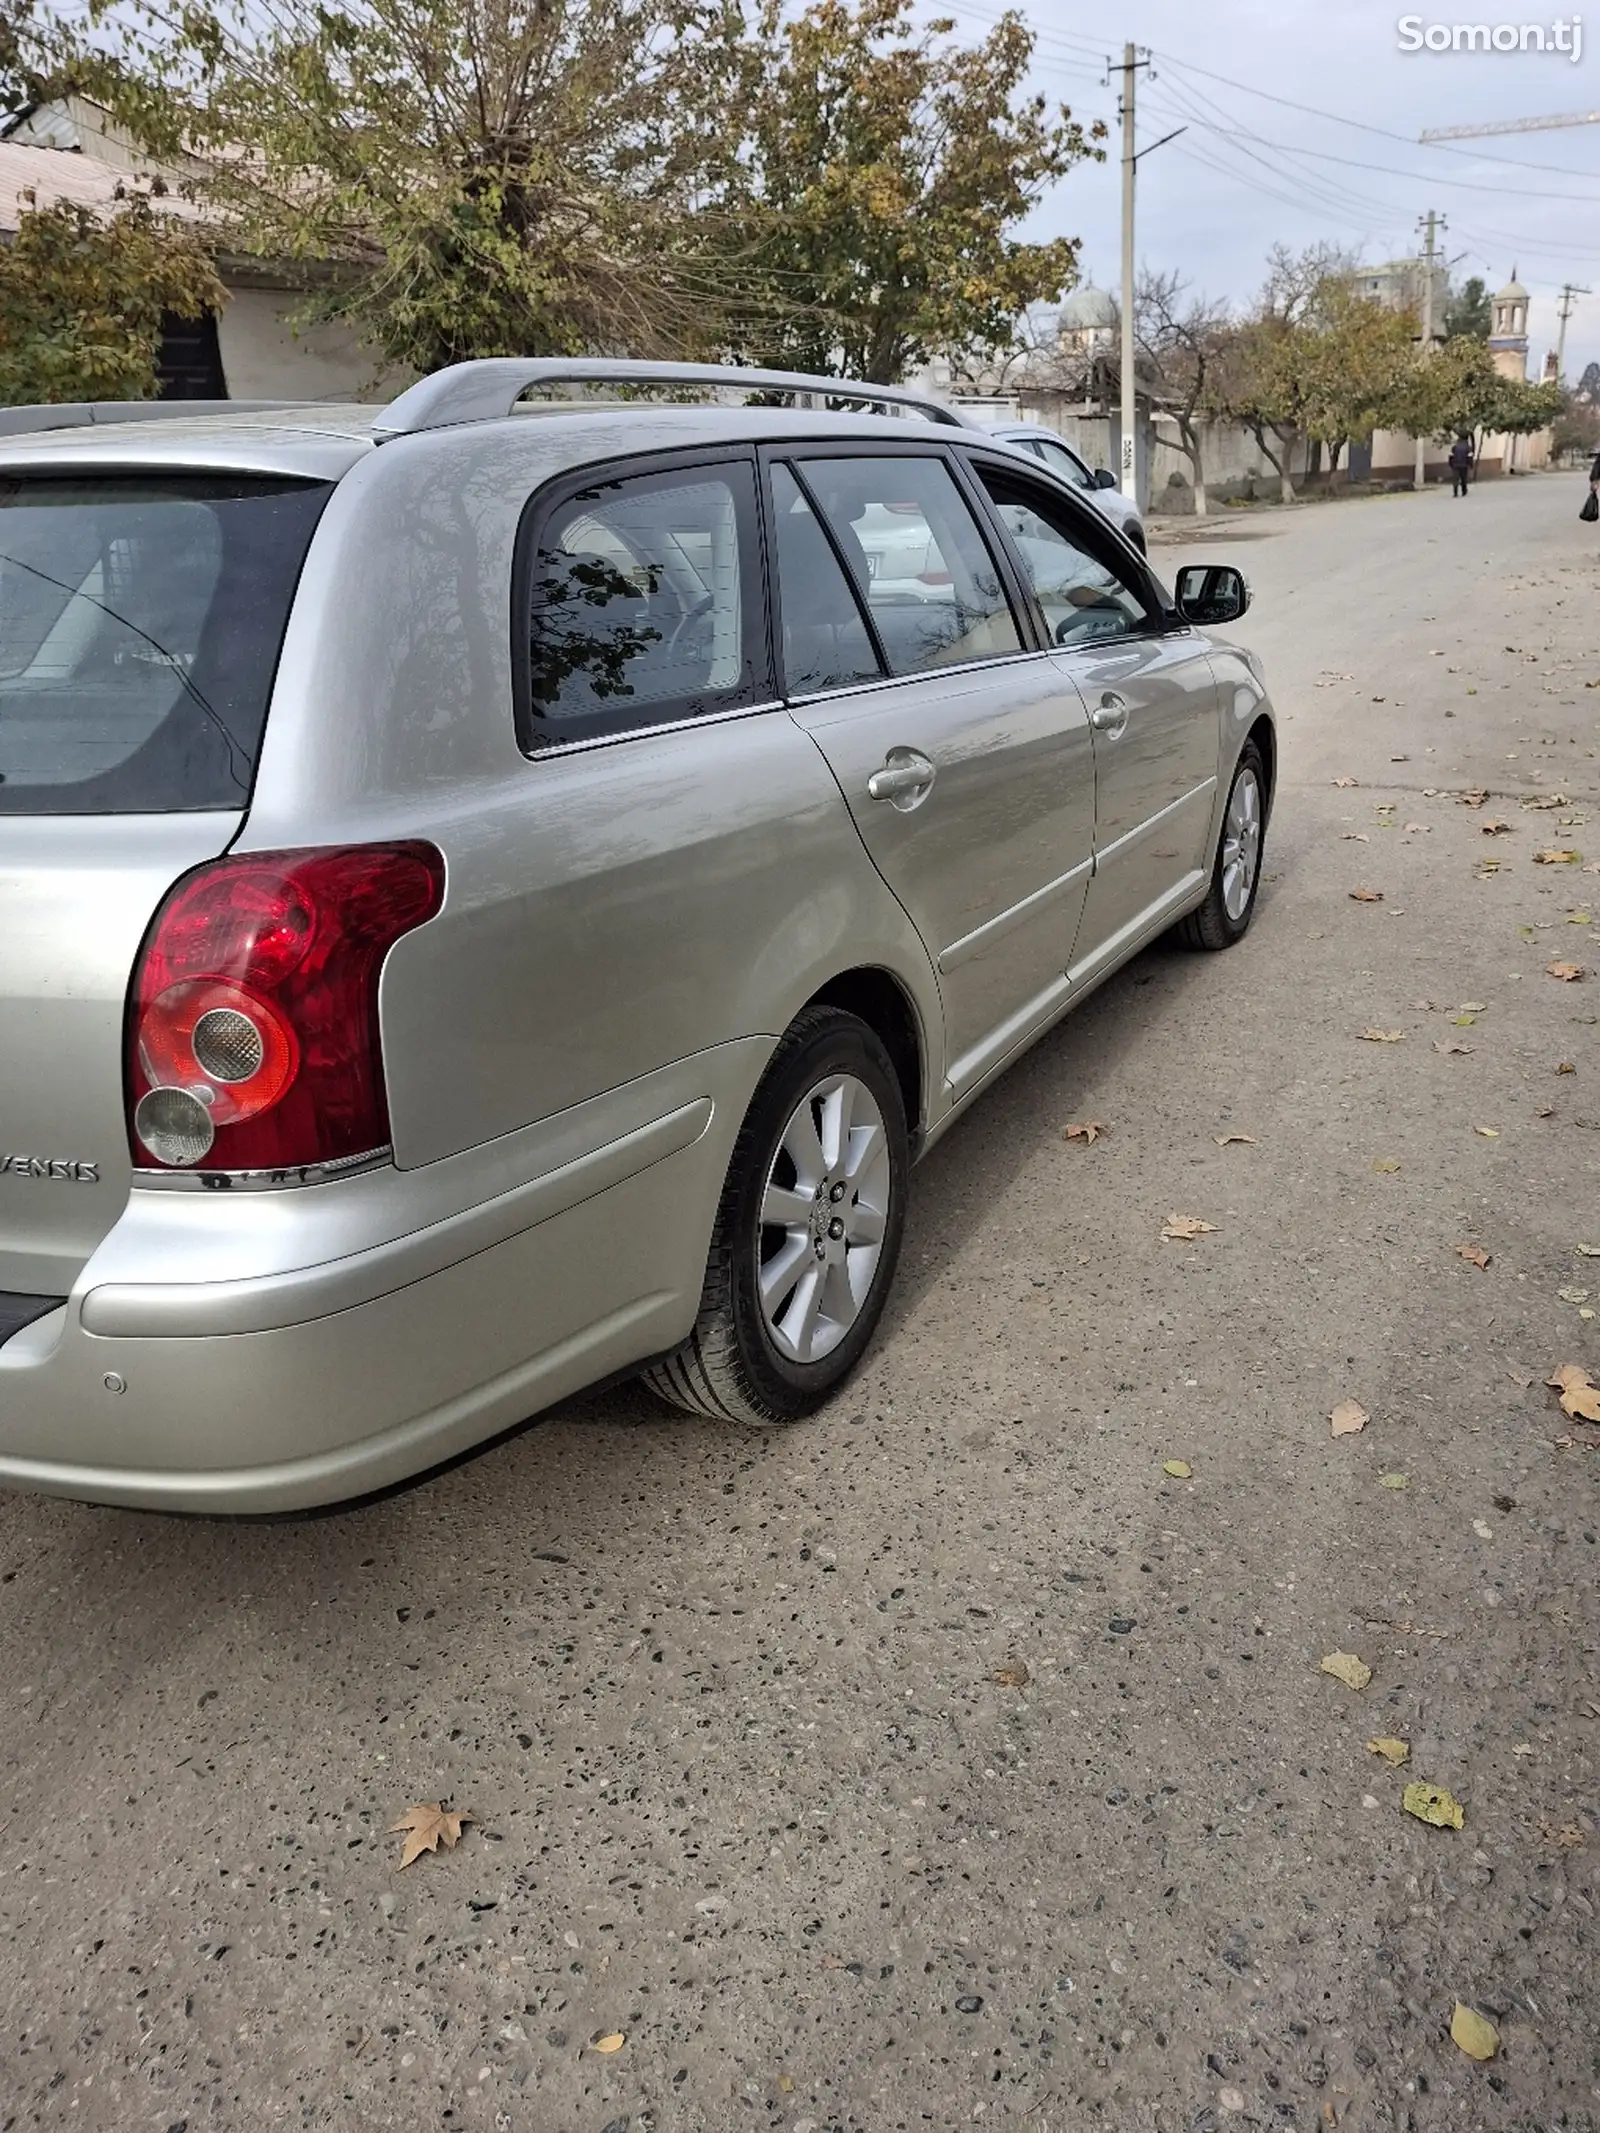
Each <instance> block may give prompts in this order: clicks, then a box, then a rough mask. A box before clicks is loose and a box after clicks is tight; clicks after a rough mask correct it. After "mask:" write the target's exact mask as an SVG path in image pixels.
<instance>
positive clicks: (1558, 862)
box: [1533, 846, 1583, 867]
mask: <svg viewBox="0 0 1600 2133" xmlns="http://www.w3.org/2000/svg"><path fill="white" fill-rule="evenodd" d="M1533 863H1534V865H1535V866H1536V867H1575V866H1581V865H1582V864H1583V854H1582V852H1575V851H1573V850H1572V849H1571V847H1570V846H1568V847H1566V848H1565V849H1552V850H1550V851H1548V852H1535V853H1534V855H1533Z"/></svg>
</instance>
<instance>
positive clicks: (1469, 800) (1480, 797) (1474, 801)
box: [1461, 785, 1489, 807]
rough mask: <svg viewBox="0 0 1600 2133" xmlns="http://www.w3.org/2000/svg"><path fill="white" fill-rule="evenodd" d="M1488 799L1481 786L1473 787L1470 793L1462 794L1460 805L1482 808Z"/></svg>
mask: <svg viewBox="0 0 1600 2133" xmlns="http://www.w3.org/2000/svg"><path fill="white" fill-rule="evenodd" d="M1488 797H1489V795H1488V792H1487V791H1486V789H1485V788H1484V787H1483V786H1481V785H1475V786H1474V787H1473V788H1472V790H1471V792H1464V793H1463V794H1462V795H1461V804H1462V806H1463V807H1482V805H1483V803H1484V801H1485V800H1487V799H1488Z"/></svg>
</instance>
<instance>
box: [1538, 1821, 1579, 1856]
mask: <svg viewBox="0 0 1600 2133" xmlns="http://www.w3.org/2000/svg"><path fill="white" fill-rule="evenodd" d="M1539 1834H1540V1836H1541V1837H1543V1839H1544V1841H1545V1842H1546V1844H1554V1845H1556V1846H1557V1847H1559V1848H1562V1849H1565V1850H1569V1851H1580V1850H1581V1849H1582V1848H1583V1846H1584V1845H1586V1844H1587V1843H1588V1841H1589V1840H1588V1838H1587V1837H1586V1836H1585V1835H1584V1833H1583V1831H1582V1830H1581V1829H1579V1828H1578V1826H1577V1825H1576V1823H1572V1822H1569V1823H1567V1824H1566V1826H1565V1827H1564V1828H1561V1829H1557V1828H1556V1827H1554V1826H1553V1825H1552V1824H1551V1823H1549V1822H1541V1823H1540V1824H1539Z"/></svg>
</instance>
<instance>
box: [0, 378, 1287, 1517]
mask: <svg viewBox="0 0 1600 2133" xmlns="http://www.w3.org/2000/svg"><path fill="white" fill-rule="evenodd" d="M580 385H581V386H582V387H584V388H587V394H585V393H584V392H576V391H574V390H572V389H571V388H575V387H578V386H580ZM597 385H609V386H610V388H611V392H612V395H613V399H612V402H611V404H607V403H606V402H604V401H601V400H598V399H596V398H595V397H594V393H593V388H594V387H596V386H597ZM557 387H565V388H569V390H568V391H567V392H566V394H565V396H564V397H563V396H560V395H559V394H558V393H557V392H556V390H555V388H557ZM712 388H720V389H721V393H720V399H719V397H718V394H717V393H716V392H714V391H713V390H712ZM530 392H535V393H541V394H543V397H542V398H539V399H535V400H532V401H530V400H528V399H527V398H526V397H525V396H526V395H528V394H529V393H530ZM652 392H653V393H654V394H656V395H657V397H656V398H654V399H652V398H651V397H650V394H651V393H652ZM663 392H666V393H668V394H670V395H671V396H672V398H671V400H670V402H668V403H663V401H662V400H661V398H660V397H659V396H660V395H661V394H662V393H663ZM695 394H698V395H699V404H695V401H694V395H695ZM730 396H731V398H732V401H733V402H734V404H729V401H730ZM785 401H787V402H788V403H790V404H788V405H784V404H782V403H783V402H785ZM841 402H845V403H864V404H865V405H866V406H868V407H869V408H876V409H878V410H879V411H878V412H848V411H847V412H840V411H839V407H840V403H841ZM141 416H143V417H150V418H152V419H142V420H141V419H132V418H135V417H141ZM0 430H3V431H5V432H6V433H7V434H5V436H4V437H3V438H0V1481H5V1482H8V1483H11V1484H13V1485H17V1486H22V1487H28V1488H36V1489H44V1490H49V1491H53V1492H56V1493H58V1494H64V1495H68V1496H76V1497H83V1498H89V1499H98V1500H101V1501H106V1502H113V1503H127V1504H145V1505H153V1506H171V1507H175V1508H183V1509H198V1510H203V1509H214V1510H219V1511H230V1512H242V1511H256V1510H281V1509H286V1508H292V1507H296V1506H304V1505H311V1504H317V1503H324V1502H329V1501H334V1500H338V1499H341V1498H347V1497H351V1496H354V1495H357V1494H360V1493H363V1492H366V1491H369V1490H372V1489H374V1488H377V1487H380V1486H383V1485H385V1484H388V1483H392V1482H394V1481H396V1480H399V1479H401V1478H402V1477H404V1476H407V1475H411V1474H415V1473H417V1472H419V1471H421V1470H422V1469H424V1468H427V1467H429V1466H432V1465H435V1464H436V1463H438V1462H439V1461H441V1460H443V1459H445V1458H447V1457H450V1456H452V1455H454V1454H456V1453H459V1452H461V1451H462V1450H464V1449H465V1448H467V1447H469V1446H471V1445H474V1444H476V1443H480V1442H481V1441H482V1440H484V1439H485V1438H487V1437H489V1436H491V1435H492V1434H494V1433H495V1432H497V1431H499V1430H501V1429H504V1428H506V1427H507V1426H509V1425H511V1424H513V1423H515V1422H518V1421H520V1420H521V1419H523V1418H524V1417H526V1416H527V1415H529V1414H531V1413H533V1412H534V1411H535V1410H537V1409H538V1408H540V1407H543V1406H546V1405H548V1404H549V1403H550V1402H551V1401H554V1400H558V1399H561V1398H562V1397H564V1396H566V1395H568V1394H570V1393H573V1392H575V1391H577V1390H578V1389H580V1388H582V1387H584V1386H588V1385H592V1384H594V1383H595V1382H597V1381H598V1380H600V1379H604V1378H610V1377H613V1376H615V1375H617V1374H619V1373H622V1372H627V1371H638V1372H642V1373H643V1374H644V1376H645V1377H646V1379H647V1381H648V1382H649V1383H650V1384H651V1385H652V1386H653V1387H654V1388H655V1389H656V1390H657V1391H658V1392H660V1393H662V1394H664V1395H665V1396H666V1397H667V1398H668V1399H669V1400H672V1401H676V1402H677V1403H679V1404H680V1405H682V1406H685V1407H689V1408H693V1409H696V1410H698V1411H700V1412H702V1413H704V1414H709V1415H713V1416H718V1417H723V1418H726V1419H728V1420H730V1421H734V1422H740V1423H779V1422H788V1421H792V1420H794V1419H796V1418H798V1417H799V1416H802V1415H804V1414H806V1413H808V1412H810V1411H811V1410H812V1409H814V1408H815V1407H816V1406H817V1405H818V1404H819V1402H821V1401H822V1400H823V1399H824V1398H825V1397H826V1395H827V1394H828V1393H830V1392H831V1391H832V1390H833V1389H834V1388H835V1387H836V1386H837V1385H838V1384H839V1382H840V1381H841V1379H843V1378H844V1377H845V1375H846V1374H847V1373H848V1372H849V1371H850V1369H851V1368H852V1366H853V1365H854V1364H855V1363H856V1361H857V1359H858V1358H859V1357H860V1355H861V1353H862V1350H863V1349H864V1348H865V1346H866V1344H867V1342H868V1341H869V1340H870V1338H871V1336H872V1333H873V1329H874V1327H875V1325H876V1323H877V1321H878V1318H879V1316H880V1314H881V1312H882V1310H883V1306H884V1300H885V1297H886V1295H887V1293H888V1290H889V1286H890V1283H891V1281H892V1279H893V1276H894V1268H895V1258H896V1253H897V1251H898V1249H899V1244H900V1236H901V1228H902V1224H903V1222H904V1219H905V1207H906V1194H907V1190H908V1183H909V1171H910V1167H911V1164H912V1162H913V1161H914V1159H915V1158H916V1157H917V1156H918V1155H919V1154H920V1153H921V1152H922V1151H923V1150H925V1149H926V1148H928V1147H929V1146H930V1145H931V1144H932V1142H933V1141H934V1140H936V1139H937V1138H938V1136H939V1135H940V1134H941V1133H942V1132H944V1130H945V1129H946V1128H947V1127H948V1126H949V1125H950V1124H951V1122H952V1121H953V1120H954V1119H955V1118H956V1117H957V1116H958V1114H959V1113H960V1112H961V1111H962V1110H963V1109H964V1107H965V1106H966V1105H967V1104H969V1103H970V1102H971V1101H972V1100H973V1098H974V1097H976V1096H977V1095H978V1094H979V1093H980V1092H981V1091H982V1090H983V1089H984V1087H985V1086H986V1085H987V1084H988V1083H989V1082H990V1081H992V1080H993V1079H994V1077H995V1076H996V1075H997V1074H999V1073H1000V1072H1001V1071H1002V1069H1003V1068H1004V1067H1005V1066H1006V1065H1007V1064H1008V1063H1009V1062H1010V1061H1011V1060H1013V1059H1015V1058H1016V1057H1017V1055H1018V1054H1019V1053H1020V1052H1021V1051H1022V1050H1023V1049H1024V1048H1025V1047H1026V1046H1027V1045H1028V1044H1030V1043H1031V1042H1032V1041H1033V1040H1034V1039H1035V1038H1036V1037H1038V1036H1039V1034H1040V1033H1041V1032H1042V1031H1043V1030H1046V1029H1048V1028H1049V1027H1050V1025H1051V1024H1052V1023H1053V1022H1055V1021H1056V1020H1057V1019H1058V1017H1060V1016H1061V1015H1062V1014H1063V1013H1065V1012H1066V1011H1067V1010H1068V1009H1070V1008H1071V1007H1072V1006H1073V1005H1074V1004H1075V1003H1076V1002H1077V1001H1078V1000H1080V999H1082V998H1083V997H1084V995H1085V994H1086V993H1088V992H1089V991H1090V990H1091V989H1092V988H1093V987H1094V986H1095V985H1096V984H1097V983H1098V982H1099V981H1100V980H1101V979H1102V978H1104V977H1106V976H1107V975H1108V974H1109V973H1110V972H1111V971H1113V970H1114V969H1116V968H1117V966H1118V965H1119V964H1121V963H1123V962H1124V961H1125V960H1126V959H1127V958H1128V957H1129V956H1130V955H1132V954H1133V953H1134V952H1135V951H1136V950H1137V949H1138V948H1139V947H1141V946H1142V945H1143V944H1144V943H1145V942H1147V941H1149V940H1151V939H1152V938H1153V937H1154V936H1156V935H1157V934H1159V933H1161V932H1163V931H1164V930H1165V929H1167V928H1169V927H1172V926H1174V925H1176V926H1178V927H1179V928H1180V931H1181V932H1182V934H1183V936H1184V937H1185V938H1186V939H1188V940H1189V941H1190V942H1192V943H1193V944H1195V945H1197V946H1200V947H1205V948H1225V947H1227V946H1229V945H1230V944H1231V943H1233V942H1234V941H1236V940H1238V939H1239V938H1240V936H1241V935H1242V934H1243V933H1244V932H1245V930H1246V928H1247V927H1248V925H1249V923H1250V918H1251V913H1252V910H1253V908H1254V903H1255V896H1256V889H1257V884H1258V881H1259V870H1260V865H1261V840H1262V834H1263V830H1264V827H1265V824H1266V819H1267V813H1268V809H1269V806H1270V803H1271V798H1272V787H1273V774H1274V766H1275V763H1276V756H1277V749H1276V743H1275V740H1274V727H1273V720H1272V712H1271V709H1270V706H1269V704H1268V701H1267V697H1266V693H1265V689H1264V686H1263V683H1262V679H1261V675H1260V672H1259V670H1258V668H1257V666H1256V664H1255V662H1254V660H1253V659H1252V657H1251V656H1250V655H1249V654H1248V653H1245V652H1241V651H1239V650H1237V649H1235V648H1234V647H1232V646H1231V645H1229V644H1227V643H1224V642H1219V641H1217V640H1215V639H1213V638H1211V637H1209V636H1207V635H1205V634H1204V633H1203V632H1204V631H1205V629H1206V627H1207V626H1208V625H1212V624H1217V623H1223V624H1225V623H1228V622H1230V621H1232V620H1234V619H1235V618H1236V617H1237V616H1239V615H1240V614H1242V613H1243V612H1244V608H1245V603H1246V599H1247V595H1246V591H1245V587H1244V583H1243V580H1242V579H1241V578H1240V576H1239V574H1238V572H1237V571H1235V570H1232V569H1230V568H1228V567H1226V566H1206V565H1201V566H1198V567H1194V568H1190V569H1185V570H1183V571H1181V572H1180V573H1179V576H1178V590H1177V597H1176V599H1174V598H1173V597H1172V596H1171V595H1170V594H1169V593H1168V592H1167V591H1166V590H1165V589H1164V588H1163V586H1162V585H1161V584H1160V583H1159V582H1158V580H1157V579H1156V578H1155V577H1154V576H1153V575H1152V573H1151V571H1150V570H1149V568H1148V567H1147V565H1146V563H1145V562H1144V560H1143V558H1142V557H1141V556H1139V555H1138V554H1137V553H1136V552H1135V550H1134V549H1133V548H1132V547H1130V546H1129V545H1128V543H1127V542H1126V541H1124V540H1123V539H1122V538H1121V536H1120V535H1119V534H1118V533H1117V532H1116V531H1115V529H1114V528H1112V527H1111V526H1110V525H1109V524H1108V523H1107V522H1106V520H1105V519H1104V518H1103V517H1102V516H1101V515H1100V514H1099V513H1098V512H1097V511H1096V510H1095V508H1094V507H1093V505H1092V504H1091V503H1090V502H1089V501H1088V499H1087V498H1086V497H1085V496H1084V495H1082V494H1080V493H1079V492H1078V491H1077V490H1075V489H1074V488H1072V487H1071V486H1070V485H1069V484H1067V483H1066V482H1064V481H1061V480H1058V479H1057V478H1055V476H1054V475H1052V474H1051V472H1050V471H1049V470H1048V469H1047V468H1046V467H1045V466H1044V465H1043V464H1041V463H1040V462H1039V461H1037V460H1035V459H1032V458H1030V457H1029V456H1028V455H1026V454H1025V453H1023V452H1021V451H1019V450H1017V449H1015V448H1014V447H1010V446H1007V445H1005V444H1002V443H999V442H997V441H995V440H993V439H991V438H989V437H988V436H986V435H985V434H984V432H983V431H981V430H979V429H977V428H975V427H973V426H971V425H969V424H968V423H967V422H965V421H964V420H963V419H962V417H960V416H959V415H957V414H955V413H953V412H952V411H950V410H949V409H947V408H942V407H940V406H938V405H937V404H936V403H933V402H931V401H925V400H922V399H919V397H918V396H917V395H915V394H913V393H910V392H906V391H897V390H895V389H892V388H887V387H878V386H871V387H868V386H860V387H857V386H852V385H848V384H845V383H843V382H842V381H840V380H838V379H807V378H802V377H793V376H787V375H784V374H780V373H763V372H744V371H733V370H728V369H709V370H706V369H696V368H691V367H684V366H676V367H674V366H660V365H657V366H650V365H642V364H632V365H630V364H602V363H562V362H534V361H527V362H523V361H500V362H484V363H469V364H463V365H460V366H458V367H456V368H454V369H451V370H446V371H444V372H441V373H440V374H439V375H437V376H434V377H431V378H428V379H425V380H424V381H423V382H422V383H420V384H418V385H416V386H414V387H413V388H412V389H411V390H410V391H408V392H407V393H405V394H404V395H402V397H401V398H400V399H398V400H397V401H395V402H394V403H393V404H392V405H391V406H389V407H387V408H382V409H377V408H354V407H351V408H327V407H318V408H307V407H285V408H280V409H265V410H263V409H233V410H226V409H221V410H216V411H207V412H204V413H200V414H193V413H187V412H186V411H185V410H184V409H183V408H182V407H181V406H177V407H173V408H171V409H166V408H159V409H157V408H148V407H145V408H131V409H129V408H121V409H111V408H87V407H85V408H78V409H74V410H62V409H33V410H18V411H14V412H13V413H12V414H10V415H7V416H4V417H0Z"/></svg>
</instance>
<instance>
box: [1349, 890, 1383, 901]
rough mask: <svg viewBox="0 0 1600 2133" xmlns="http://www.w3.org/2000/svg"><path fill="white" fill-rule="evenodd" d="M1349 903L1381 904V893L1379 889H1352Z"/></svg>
mask: <svg viewBox="0 0 1600 2133" xmlns="http://www.w3.org/2000/svg"><path fill="white" fill-rule="evenodd" d="M1350 901H1351V902H1352V903H1353V904H1381V903H1382V902H1383V891H1382V890H1381V889H1365V888H1362V889H1352V890H1351V891H1350Z"/></svg>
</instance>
